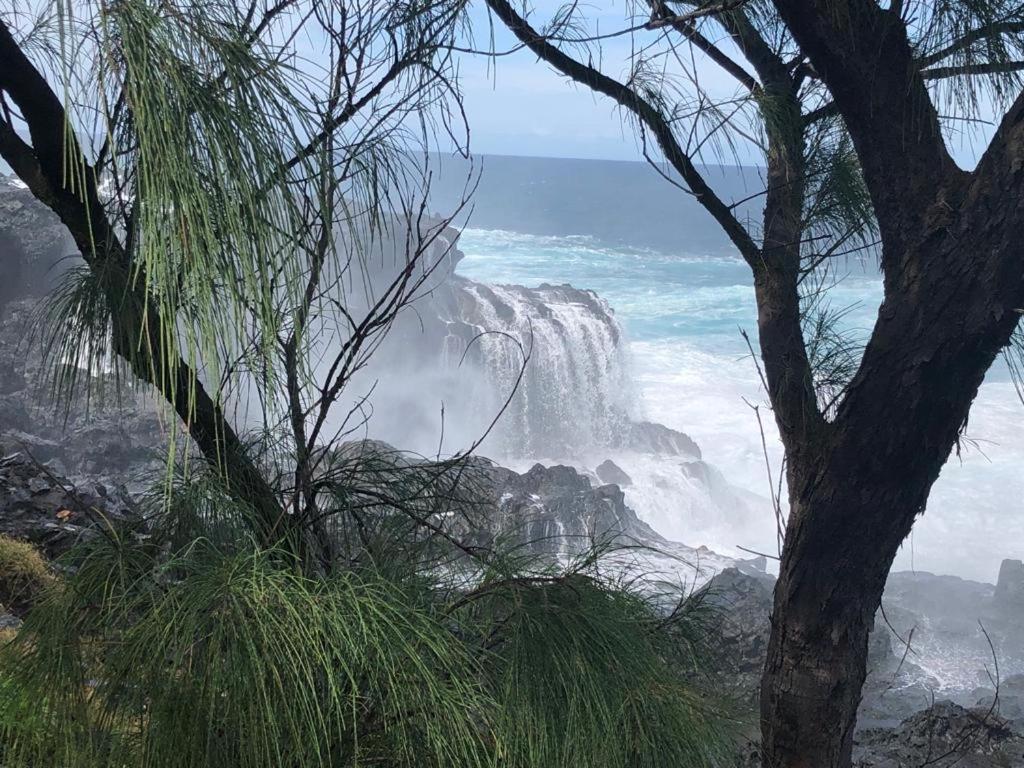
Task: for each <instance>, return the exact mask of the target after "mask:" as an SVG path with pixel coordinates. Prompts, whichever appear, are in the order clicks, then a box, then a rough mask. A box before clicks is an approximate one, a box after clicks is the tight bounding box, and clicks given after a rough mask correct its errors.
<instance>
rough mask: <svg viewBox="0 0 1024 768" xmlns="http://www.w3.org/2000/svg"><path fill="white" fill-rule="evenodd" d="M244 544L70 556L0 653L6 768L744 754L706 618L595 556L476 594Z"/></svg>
mask: <svg viewBox="0 0 1024 768" xmlns="http://www.w3.org/2000/svg"><path fill="white" fill-rule="evenodd" d="M197 517H199V516H197ZM390 541H391V543H392V546H394V540H393V539H391V540H390ZM232 542H233V543H232V544H230V545H224V546H219V545H215V544H214V543H213V542H212V541H211V540H210V539H208V538H205V537H198V538H195V539H194V540H193V541H192V542H191V543H190V544H189V545H188V546H187V547H184V548H182V549H180V550H178V551H176V552H174V553H173V554H170V553H168V550H167V543H166V542H165V541H163V540H162V539H161V538H160V537H159V536H139V535H136V534H132V533H131V532H120V531H109V532H108V535H107V536H105V537H102V538H99V539H98V540H96V541H94V542H92V543H90V544H88V545H86V546H85V547H83V548H80V549H79V550H77V551H76V552H74V553H72V555H71V556H69V560H68V561H67V562H66V563H65V565H66V566H67V567H68V568H69V569H71V570H72V571H73V575H72V576H70V577H69V578H68V579H67V580H66V581H64V582H62V583H61V584H54V585H53V586H52V588H51V589H50V590H49V592H48V594H47V595H46V597H45V598H44V599H43V600H42V601H41V603H40V604H39V605H38V607H37V608H36V609H35V610H34V611H33V612H32V613H31V614H30V615H29V617H28V620H27V622H26V624H25V626H24V628H23V630H22V631H21V633H20V634H19V636H18V637H17V639H15V640H14V641H13V642H11V643H10V644H9V645H7V646H6V647H4V648H3V649H2V651H0V670H2V673H0V688H2V690H0V694H3V695H2V699H0V744H2V745H3V749H4V755H3V760H4V765H5V766H8V767H9V768H14V767H15V766H30V765H39V764H54V765H69V766H83V767H87V768H98V767H99V766H104V767H106V766H122V765H138V766H146V767H147V768H149V767H152V768H157V767H159V768H164V767H167V768H170V767H172V766H173V767H174V768H178V767H179V766H209V767H210V768H213V767H214V766H238V767H239V768H263V767H266V766H302V767H303V768H306V767H307V766H339V767H342V766H345V767H347V766H358V765H387V766H423V767H426V766H438V767H440V766H464V767H465V768H472V767H473V766H510V767H513V768H514V767H517V766H523V768H526V766H531V767H537V768H545V767H546V766H551V768H555V766H566V765H588V766H598V767H600V768H603V767H605V766H607V767H608V768H613V767H615V768H618V767H621V768H627V767H629V768H633V767H636V768H643V767H646V766H660V765H665V764H666V762H665V761H666V760H668V761H670V764H672V765H679V766H684V767H687V766H701V767H703V766H708V767H712V766H725V765H729V764H730V762H729V761H728V756H729V748H730V745H731V740H730V736H731V730H732V727H731V725H730V723H731V721H730V719H729V717H728V714H727V712H726V711H725V710H724V709H723V708H722V707H721V706H720V705H718V704H716V703H714V702H713V700H712V699H709V698H707V697H705V696H704V695H703V694H702V693H701V692H700V689H699V687H698V686H697V685H696V684H695V683H694V677H693V672H694V670H695V665H699V664H700V663H701V662H700V659H701V658H702V657H701V654H700V652H699V651H697V652H695V648H696V646H695V644H694V638H696V637H699V636H700V634H701V632H702V631H703V629H702V628H703V619H702V617H701V612H700V610H694V611H693V612H687V611H682V612H676V613H672V614H671V615H666V614H665V613H664V612H661V611H658V610H657V609H656V608H655V601H654V600H653V599H652V598H650V597H645V596H644V594H643V593H642V592H641V591H640V590H639V589H633V588H631V587H629V586H627V585H624V584H622V583H620V582H615V581H612V580H610V579H608V578H605V577H602V576H601V575H600V573H599V571H598V570H597V569H596V568H595V567H593V566H594V565H595V564H594V562H593V561H591V560H584V561H583V562H584V564H583V565H577V566H573V567H571V568H569V569H568V570H557V569H556V570H551V569H550V568H548V569H540V568H534V569H533V570H529V571H524V570H522V565H523V563H522V562H518V563H516V565H517V570H516V571H515V573H514V574H513V575H511V576H509V575H506V576H503V577H501V578H493V579H488V580H484V581H482V582H478V586H477V587H476V588H475V589H473V590H471V591H468V592H467V591H466V590H465V589H462V590H459V589H452V586H451V580H450V579H449V578H446V577H442V576H438V575H435V576H433V577H432V576H431V573H430V571H427V572H424V571H423V570H420V571H419V572H417V573H412V574H405V575H404V576H403V575H396V574H395V573H394V572H390V573H382V572H380V571H378V570H376V569H374V568H373V567H372V566H361V567H352V568H345V569H339V570H338V571H337V572H336V573H334V574H332V575H330V576H326V577H321V578H310V577H308V576H304V575H302V573H301V572H300V570H299V569H298V568H296V567H295V566H294V564H291V563H290V562H289V555H288V554H287V553H285V552H274V551H267V550H266V549H261V548H258V547H256V546H254V545H253V544H252V543H251V542H249V543H247V542H246V540H245V536H244V529H240V531H239V533H238V535H237V536H235V537H234V538H233V539H232ZM434 572H435V573H440V571H438V570H437V569H434ZM695 604H696V605H698V607H699V602H698V603H695Z"/></svg>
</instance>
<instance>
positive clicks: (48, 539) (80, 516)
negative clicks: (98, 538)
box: [0, 453, 142, 559]
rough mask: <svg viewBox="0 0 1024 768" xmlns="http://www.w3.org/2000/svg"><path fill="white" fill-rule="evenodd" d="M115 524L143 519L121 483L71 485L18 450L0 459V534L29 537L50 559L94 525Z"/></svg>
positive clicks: (90, 532)
mask: <svg viewBox="0 0 1024 768" xmlns="http://www.w3.org/2000/svg"><path fill="white" fill-rule="evenodd" d="M117 524H126V525H131V526H135V527H139V526H141V524H142V518H141V515H140V514H139V512H138V510H137V509H136V507H135V505H134V504H133V502H132V500H131V499H130V498H129V496H128V494H127V492H126V491H125V490H124V489H123V488H113V487H107V486H105V485H103V484H101V483H80V484H78V485H75V484H73V483H72V482H71V481H69V480H67V479H66V478H64V477H61V476H59V475H57V474H55V473H54V472H53V471H52V469H50V468H49V467H47V466H46V465H44V464H40V463H38V462H37V461H34V460H32V459H30V458H29V457H27V456H26V455H25V454H23V453H15V454H12V455H8V456H4V457H2V458H0V534H4V535H6V536H10V537H11V538H15V539H21V540H23V541H28V542H31V543H32V544H34V545H35V546H37V547H38V548H39V549H40V550H41V551H42V553H43V554H44V555H46V556H47V557H48V558H50V559H52V558H54V557H57V556H59V555H61V554H63V553H64V552H66V551H67V550H68V549H69V548H70V547H71V546H73V545H74V544H75V543H76V542H78V541H80V540H82V539H83V538H85V537H89V536H94V535H97V525H104V526H106V525H117Z"/></svg>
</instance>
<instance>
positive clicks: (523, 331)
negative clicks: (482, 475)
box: [456, 281, 631, 457]
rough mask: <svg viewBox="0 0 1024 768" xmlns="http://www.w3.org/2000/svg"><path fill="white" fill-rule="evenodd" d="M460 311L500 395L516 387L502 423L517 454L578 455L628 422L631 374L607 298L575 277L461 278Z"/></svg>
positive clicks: (507, 447) (506, 445)
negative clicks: (532, 280) (528, 283)
mask: <svg viewBox="0 0 1024 768" xmlns="http://www.w3.org/2000/svg"><path fill="white" fill-rule="evenodd" d="M456 290H458V291H460V292H461V294H462V296H461V297H460V301H459V308H460V313H461V319H462V320H463V322H465V323H466V324H468V325H471V326H473V327H476V328H478V329H479V330H480V332H481V334H482V335H480V336H479V338H478V339H477V340H476V342H475V344H476V345H477V346H478V349H477V350H476V354H477V356H478V360H479V362H480V364H481V366H482V368H483V370H484V371H485V374H486V377H487V379H488V382H489V384H490V388H491V390H492V391H493V393H494V394H495V395H496V396H497V397H498V398H503V397H507V396H508V394H509V393H512V392H513V390H515V389H516V386H517V384H518V389H517V390H516V391H515V395H514V396H513V397H512V400H511V401H510V402H509V404H508V407H507V409H506V411H505V413H504V415H503V418H502V423H501V426H500V430H499V441H500V449H501V450H502V451H503V452H504V453H506V454H508V455H513V456H531V457H543V456H548V457H551V456H571V455H574V454H577V453H579V452H580V451H582V450H583V449H594V448H601V447H610V446H613V445H616V444H618V443H620V442H621V441H622V440H623V436H624V433H625V432H626V431H627V430H628V429H629V418H628V416H629V412H628V409H629V404H630V399H631V398H630V382H629V377H628V375H627V370H628V368H627V366H626V362H625V351H624V349H623V348H622V346H621V345H620V343H619V342H620V338H621V331H620V329H619V326H618V324H617V323H616V321H615V318H614V316H613V314H612V311H611V309H610V307H609V306H608V304H607V303H606V302H605V301H604V300H603V299H600V298H599V297H598V296H597V295H596V294H595V293H593V292H592V291H586V290H579V289H576V288H573V287H571V286H568V285H563V286H554V285H546V284H545V285H541V286H539V287H537V288H524V287H522V286H515V285H484V284H481V283H474V282H470V281H459V283H458V284H457V285H456Z"/></svg>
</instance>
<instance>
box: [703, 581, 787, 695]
mask: <svg viewBox="0 0 1024 768" xmlns="http://www.w3.org/2000/svg"><path fill="white" fill-rule="evenodd" d="M774 585H775V579H774V578H773V577H771V576H768V575H766V574H756V575H755V574H753V573H749V572H746V571H741V570H740V569H738V568H726V569H725V570H723V571H722V572H721V573H719V574H718V575H717V576H715V577H714V578H713V579H711V581H710V583H709V584H708V586H707V587H706V592H705V594H706V599H707V600H708V602H709V603H710V604H711V605H713V606H715V607H717V608H719V609H720V613H719V619H718V624H717V625H716V626H715V627H714V630H715V641H714V644H713V645H714V646H715V648H717V654H716V660H715V670H714V674H715V679H716V681H717V682H718V683H719V684H720V685H722V686H723V687H725V688H726V689H727V690H729V691H730V692H731V693H732V694H733V695H734V696H735V697H737V698H738V699H740V700H741V701H743V702H745V703H747V704H750V705H753V704H755V703H756V702H757V700H758V697H759V694H760V683H761V672H762V670H763V669H764V662H765V657H766V655H767V652H768V635H769V632H770V631H771V622H770V617H771V611H772V590H773V589H774Z"/></svg>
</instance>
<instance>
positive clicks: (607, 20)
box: [460, 0, 755, 160]
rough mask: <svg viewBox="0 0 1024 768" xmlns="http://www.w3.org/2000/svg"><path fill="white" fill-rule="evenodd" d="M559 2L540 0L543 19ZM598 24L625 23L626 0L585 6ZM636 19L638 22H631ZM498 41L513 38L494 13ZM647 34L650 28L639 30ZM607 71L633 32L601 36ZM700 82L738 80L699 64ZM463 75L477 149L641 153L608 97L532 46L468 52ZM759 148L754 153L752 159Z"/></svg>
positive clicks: (477, 8)
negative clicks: (494, 54)
mask: <svg viewBox="0 0 1024 768" xmlns="http://www.w3.org/2000/svg"><path fill="white" fill-rule="evenodd" d="M561 4H562V2H561V1H560V0H537V2H535V3H533V4H532V7H533V8H535V9H536V18H537V20H538V22H539V23H542V22H543V21H547V20H548V19H549V18H550V16H551V14H552V13H553V12H554V11H555V10H556V9H557V8H558V7H559V6H560V5H561ZM584 12H585V13H586V15H587V18H588V19H589V20H590V21H591V24H592V26H593V29H598V30H600V31H601V32H610V31H613V30H618V29H622V28H624V27H626V26H629V24H628V23H627V22H626V20H625V19H626V13H627V8H626V5H625V3H623V2H604V3H600V4H598V3H595V4H592V5H588V6H586V7H585V8H584ZM470 19H471V25H472V30H473V31H472V34H473V35H474V38H475V40H474V42H475V44H476V47H478V48H487V47H488V46H489V45H490V41H489V39H488V38H489V34H490V25H489V24H488V17H487V13H486V11H485V10H484V8H483V3H482V2H476V3H474V4H473V5H472V6H471V8H470ZM634 23H635V22H634ZM494 31H495V49H496V50H507V49H510V48H512V47H513V46H514V44H515V40H514V38H512V36H511V35H510V33H508V32H507V31H506V30H505V29H504V28H503V27H501V26H500V21H498V20H497V19H495V30H494ZM640 35H641V36H642V37H644V38H645V39H648V38H650V37H651V35H650V33H640ZM602 53H603V55H604V60H605V62H606V67H605V71H607V72H608V73H609V74H622V73H623V70H624V68H625V63H626V62H627V61H628V58H629V53H630V38H629V36H623V37H620V38H616V39H614V40H610V41H605V42H604V43H603V44H602ZM698 68H699V70H700V71H701V77H702V85H703V86H704V87H705V88H707V89H708V90H709V91H711V92H712V93H714V94H715V95H722V96H724V95H727V94H731V93H732V92H733V91H734V85H733V83H732V81H731V80H729V79H728V77H727V76H725V75H723V74H722V73H721V72H720V71H718V70H717V68H716V67H712V66H701V65H700V63H698ZM460 75H461V85H462V90H463V94H464V97H465V106H466V112H467V115H468V117H469V121H470V127H471V130H472V139H471V148H472V150H473V151H474V153H477V154H506V155H537V156H552V157H579V158H601V159H612V160H640V159H642V156H641V154H640V151H639V149H638V147H637V143H636V140H635V137H634V135H633V132H632V129H631V128H630V127H629V126H624V125H623V123H622V120H621V118H620V115H619V114H618V113H617V112H616V110H615V108H614V105H613V104H612V102H611V101H610V100H609V99H606V98H604V97H598V96H595V95H594V94H593V93H591V92H590V91H589V90H588V89H586V88H582V87H580V86H577V85H575V84H574V83H571V82H569V81H567V80H566V79H565V78H563V77H561V76H560V75H558V74H556V73H555V72H554V71H553V70H552V69H551V68H550V67H548V66H547V65H546V64H544V63H542V62H539V61H538V60H537V58H536V57H535V56H534V55H533V54H532V53H530V52H529V51H519V52H517V53H514V54H511V55H509V56H501V57H498V58H496V59H493V60H490V59H488V58H487V57H484V56H472V55H463V56H462V57H461V60H460ZM754 158H755V156H754V155H753V154H751V155H750V160H754Z"/></svg>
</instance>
